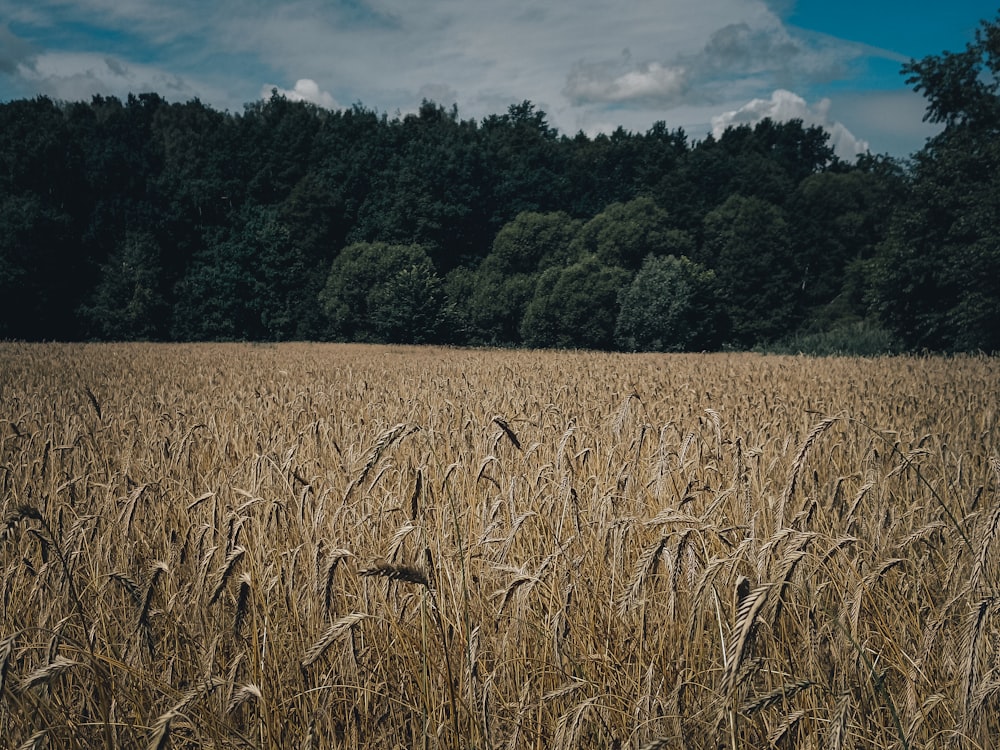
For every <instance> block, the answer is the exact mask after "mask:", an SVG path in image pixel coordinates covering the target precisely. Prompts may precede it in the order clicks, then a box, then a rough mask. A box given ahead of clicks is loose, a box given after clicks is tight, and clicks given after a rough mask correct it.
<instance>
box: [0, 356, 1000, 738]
mask: <svg viewBox="0 0 1000 750" xmlns="http://www.w3.org/2000/svg"><path fill="white" fill-rule="evenodd" d="M998 392H1000V363H998V362H997V361H996V360H993V359H989V358H985V357H958V358H951V359H947V360H946V359H935V358H916V357H900V358H881V359H871V360H857V359H828V360H813V359H808V358H797V357H765V356H760V355H751V354H714V355H652V354H650V355H645V354H643V355H622V354H601V353H584V352H526V351H506V352H504V351H473V350H452V349H439V348H408V347H369V346H361V345H305V344H289V345H279V346H254V345H243V344H226V345H203V346H195V345H152V344H148V345H147V344H128V345H125V344H122V345H89V344H88V345H84V344H49V345H34V344H16V343H0V404H2V408H3V411H2V412H0V493H2V494H0V502H2V505H0V518H2V519H3V524H2V526H0V575H2V577H0V595H2V596H0V625H2V627H0V736H2V737H4V738H5V742H7V744H9V745H10V746H11V747H66V748H71V749H72V750H80V749H83V748H92V747H152V748H160V747H168V746H169V747H175V748H195V747H216V748H237V747H255V748H259V749H260V750H263V749H264V748H283V747H339V748H345V749H347V748H349V749H352V750H353V749H355V748H362V747H388V748H393V747H415V748H416V747H419V748H453V749H456V750H457V749H458V748H463V749H464V748H469V749H471V748H478V749H479V750H484V749H486V748H495V749H499V748H512V749H516V750H520V748H547V747H565V748H571V747H572V748H612V747H648V748H659V747H682V748H689V749H691V750H700V749H701V748H713V749H714V748H717V747H719V746H720V745H721V746H725V747H773V746H780V747H830V748H846V747H862V746H864V747H871V748H876V749H878V748H890V747H892V748H896V747H908V748H933V747H938V746H941V745H942V744H945V743H948V744H950V746H954V747H959V748H970V750H973V749H975V750H979V749H980V748H985V747H989V746H990V743H991V742H993V740H994V738H995V737H996V736H1000V718H998V717H1000V560H998V555H1000V541H998V539H1000V511H998V510H997V509H998V508H1000V486H998V485H1000V460H998V459H997V454H998V449H997V445H998V443H1000V441H998V437H1000V433H998V418H1000V410H998V405H997V403H996V394H997V393H998Z"/></svg>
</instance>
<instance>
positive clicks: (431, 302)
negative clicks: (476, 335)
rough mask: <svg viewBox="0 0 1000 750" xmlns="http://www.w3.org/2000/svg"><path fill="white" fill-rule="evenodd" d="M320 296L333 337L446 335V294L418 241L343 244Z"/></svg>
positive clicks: (426, 338) (416, 339)
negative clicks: (408, 243)
mask: <svg viewBox="0 0 1000 750" xmlns="http://www.w3.org/2000/svg"><path fill="white" fill-rule="evenodd" d="M319 299H320V302H321V303H322V305H323V308H324V310H325V311H326V314H327V316H328V318H329V321H330V325H331V331H330V332H331V334H332V336H333V338H335V339H341V340H348V341H350V340H355V341H376V342H396V343H433V342H437V341H440V340H441V339H442V337H443V336H444V335H445V331H446V324H447V319H448V307H447V304H446V298H445V294H444V291H443V288H442V284H441V280H440V279H439V278H438V276H437V274H436V272H435V271H434V267H433V265H432V264H431V261H430V258H428V257H427V253H426V251H425V250H424V248H423V247H421V246H420V245H389V244H386V243H381V242H374V243H367V242H359V243H355V244H353V245H350V246H348V247H346V248H344V249H343V250H342V251H341V252H340V254H339V255H338V256H337V258H336V259H335V260H334V261H333V264H332V265H331V266H330V271H329V275H328V276H327V281H326V286H325V287H324V288H323V290H322V292H321V293H320V295H319Z"/></svg>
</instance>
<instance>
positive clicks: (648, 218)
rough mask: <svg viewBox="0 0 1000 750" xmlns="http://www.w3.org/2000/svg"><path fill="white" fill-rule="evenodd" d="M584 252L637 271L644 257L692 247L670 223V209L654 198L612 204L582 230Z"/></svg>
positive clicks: (579, 238) (687, 251)
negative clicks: (655, 201) (668, 211)
mask: <svg viewBox="0 0 1000 750" xmlns="http://www.w3.org/2000/svg"><path fill="white" fill-rule="evenodd" d="M578 243H579V245H580V248H581V252H583V253H593V254H595V255H596V256H597V257H598V259H599V260H600V261H601V262H602V263H603V264H605V265H609V266H620V267H622V268H627V269H629V270H632V271H634V270H637V269H638V268H639V265H640V264H641V263H642V260H643V258H645V257H646V256H647V255H649V254H650V253H652V254H653V255H666V254H668V253H676V254H684V253H689V252H691V250H693V245H692V243H691V240H690V237H689V236H687V235H686V234H685V233H684V232H680V231H678V230H675V229H673V228H672V226H671V222H670V217H669V216H668V214H667V212H666V211H664V210H663V209H662V208H660V207H659V206H657V205H656V203H654V202H653V200H652V199H651V198H648V197H640V198H635V199H633V200H630V201H629V202H627V203H612V204H611V205H610V206H607V207H606V208H605V209H604V210H603V211H602V212H601V213H599V214H597V216H595V217H594V218H592V219H591V220H590V221H588V222H587V223H586V224H584V225H583V227H582V228H581V230H580V233H579V236H578Z"/></svg>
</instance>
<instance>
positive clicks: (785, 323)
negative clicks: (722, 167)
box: [703, 195, 801, 347]
mask: <svg viewBox="0 0 1000 750" xmlns="http://www.w3.org/2000/svg"><path fill="white" fill-rule="evenodd" d="M704 232H705V239H704V245H703V263H704V264H705V265H706V266H708V267H709V268H712V269H714V270H715V272H716V274H717V276H718V283H719V299H720V302H721V303H722V307H723V309H724V311H725V313H726V315H727V316H728V318H729V325H730V336H731V343H733V344H735V345H737V346H740V347H748V346H754V345H755V344H763V343H766V342H769V341H772V340H774V339H775V338H778V337H780V336H782V335H783V334H786V333H788V332H789V331H791V330H793V329H794V326H795V324H796V322H797V320H796V313H797V311H798V306H799V305H798V301H799V294H800V293H801V286H800V285H797V284H796V281H797V279H796V278H795V272H794V266H793V258H792V253H791V237H790V234H789V229H788V222H787V221H786V220H785V216H784V212H783V211H782V210H781V209H780V208H779V207H778V206H775V205H773V204H771V203H768V202H767V201H765V200H762V199H760V198H747V197H744V196H742V195H733V196H731V197H730V198H729V199H728V200H727V201H726V202H725V203H723V204H722V205H721V206H719V207H718V208H716V209H714V210H713V211H711V212H710V213H709V214H708V215H707V216H706V217H705V227H704Z"/></svg>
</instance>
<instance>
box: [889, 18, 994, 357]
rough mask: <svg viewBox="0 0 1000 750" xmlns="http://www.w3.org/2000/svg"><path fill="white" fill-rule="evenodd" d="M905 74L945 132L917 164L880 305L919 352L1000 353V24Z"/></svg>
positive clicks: (899, 215) (897, 223) (898, 217)
mask: <svg viewBox="0 0 1000 750" xmlns="http://www.w3.org/2000/svg"><path fill="white" fill-rule="evenodd" d="M903 72H904V73H908V74H909V78H908V83H910V84H912V85H913V87H914V88H915V89H916V90H917V91H920V92H923V94H924V95H925V96H926V97H927V100H928V110H927V117H926V119H929V120H931V121H933V122H939V123H943V124H944V129H943V130H942V131H941V133H940V134H938V135H937V136H935V137H934V138H931V139H930V140H928V142H927V145H926V146H925V147H924V148H923V149H922V150H921V151H920V152H918V153H917V154H916V156H915V159H914V167H913V173H912V183H911V190H910V194H909V195H908V197H907V200H906V201H905V202H903V203H902V204H901V205H899V207H898V209H897V211H896V212H895V213H894V215H893V221H892V224H891V227H890V230H889V235H888V238H887V239H886V241H885V242H884V243H883V245H882V246H881V248H880V252H879V257H878V260H877V262H876V263H875V264H874V270H873V301H874V304H875V306H876V308H877V310H878V311H879V313H880V315H881V317H882V319H883V321H884V322H885V323H886V324H887V325H888V326H889V328H890V329H891V330H892V331H893V332H894V333H895V334H896V335H897V336H898V337H899V338H900V339H901V340H902V341H903V342H904V343H905V344H906V345H907V346H909V347H910V348H928V349H934V350H946V351H971V350H977V349H982V350H986V351H991V352H992V351H1000V16H998V17H997V18H996V19H995V20H993V21H983V22H982V23H981V24H980V26H979V28H978V29H977V31H976V35H975V39H974V41H972V42H970V43H969V44H968V45H966V49H965V50H964V51H963V52H957V53H951V52H945V53H942V54H941V55H934V56H929V57H926V58H924V59H923V60H921V61H911V62H910V63H909V64H908V65H906V66H904V68H903Z"/></svg>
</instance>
